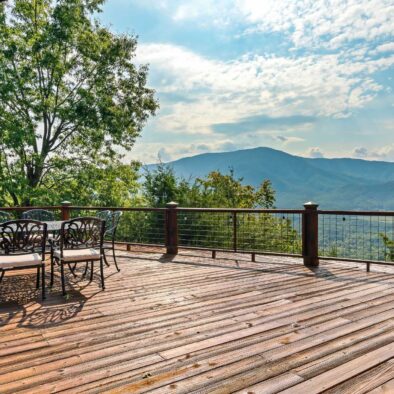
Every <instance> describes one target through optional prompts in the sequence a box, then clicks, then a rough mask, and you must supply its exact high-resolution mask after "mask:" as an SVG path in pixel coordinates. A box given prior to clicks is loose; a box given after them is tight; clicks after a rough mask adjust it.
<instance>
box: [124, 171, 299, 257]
mask: <svg viewBox="0 0 394 394" xmlns="http://www.w3.org/2000/svg"><path fill="white" fill-rule="evenodd" d="M242 181H243V179H242V178H236V177H235V174H234V171H232V170H230V171H229V174H222V173H220V172H219V171H213V172H211V173H209V174H208V175H207V176H206V177H205V178H198V179H196V180H195V181H193V182H191V181H187V180H185V179H182V178H181V179H180V178H177V177H176V176H175V173H174V171H173V170H172V168H171V167H169V166H168V165H165V164H159V165H158V166H157V167H156V168H155V169H154V170H153V171H147V173H146V176H145V182H144V183H143V192H144V197H145V199H146V202H147V204H148V205H149V206H153V207H163V206H165V204H166V203H167V202H169V201H176V202H178V203H179V205H180V206H181V207H200V208H247V209H253V208H273V206H274V203H275V192H274V190H273V189H272V187H271V183H270V182H269V181H268V180H265V181H263V182H262V183H261V185H260V187H259V188H258V189H256V188H254V187H253V186H250V185H244V184H243V183H242ZM234 220H236V226H234ZM162 222H163V220H162V218H161V217H159V216H158V215H156V216H155V215H152V216H149V217H148V216H146V217H145V220H143V221H142V223H143V224H142V225H143V226H144V229H145V231H146V232H145V233H144V234H145V236H146V234H152V239H153V238H154V234H155V231H157V229H160V228H162ZM235 227H236V231H237V237H236V247H237V250H240V251H241V250H243V251H263V250H264V251H271V252H282V253H299V252H300V250H301V239H300V235H299V234H298V232H297V231H296V230H295V228H294V223H292V222H291V221H290V220H289V219H288V218H286V217H282V216H277V215H274V214H267V213H253V212H238V213H237V214H236V216H234V214H232V213H231V212H228V211H224V212H223V211H222V212H220V211H219V212H201V211H182V210H180V211H179V213H178V228H179V234H180V243H181V245H183V246H194V247H203V248H212V249H232V248H233V247H234V239H235V237H234V228H235ZM136 231H137V230H135V231H134V232H136ZM125 235H126V234H125ZM137 238H138V239H146V237H145V238H143V236H142V235H141V234H139V235H138V237H137ZM145 242H146V241H145Z"/></svg>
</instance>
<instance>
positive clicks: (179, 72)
mask: <svg viewBox="0 0 394 394" xmlns="http://www.w3.org/2000/svg"><path fill="white" fill-rule="evenodd" d="M137 58H138V60H139V61H140V62H142V63H150V65H151V73H153V74H154V75H159V76H162V78H159V79H160V81H159V82H158V84H157V85H156V86H155V88H156V89H157V90H158V91H159V92H162V93H168V94H174V93H177V94H181V95H182V96H183V97H187V100H180V101H179V102H176V103H173V102H172V103H171V104H170V105H166V102H165V101H162V103H161V105H162V111H163V114H162V115H161V116H160V117H159V119H158V120H157V127H159V128H160V129H163V130H166V131H169V132H178V133H179V132H181V133H188V134H211V133H212V131H211V125H213V124H215V123H221V122H222V123H236V122H238V121H239V120H240V119H242V118H245V117H250V116H256V115H267V116H270V117H284V116H292V115H304V116H316V117H337V118H340V117H346V116H348V115H349V114H350V113H351V111H352V110H354V109H356V108H362V107H363V106H365V105H366V103H368V102H370V101H371V100H372V99H373V98H374V97H375V95H376V93H377V92H378V91H379V90H380V89H381V86H380V85H378V84H377V83H376V82H374V80H373V79H372V77H371V75H372V74H373V73H374V72H376V71H378V70H384V69H387V68H388V67H390V65H392V64H394V56H392V57H388V58H383V59H375V60H373V59H370V60H365V61H353V60H352V59H349V58H347V57H344V56H342V55H341V54H327V55H313V54H309V55H305V56H302V57H296V58H292V57H280V56H259V55H255V56H249V55H248V56H242V57H240V58H238V59H235V60H231V61H219V60H211V59H208V58H205V57H203V56H200V55H198V54H196V53H194V52H192V51H190V50H188V49H185V48H182V47H179V46H175V45H170V44H145V45H140V47H139V49H138V54H137Z"/></svg>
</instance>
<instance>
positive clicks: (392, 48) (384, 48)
mask: <svg viewBox="0 0 394 394" xmlns="http://www.w3.org/2000/svg"><path fill="white" fill-rule="evenodd" d="M376 52H394V42H388V43H386V44H382V45H379V46H378V47H377V48H376Z"/></svg>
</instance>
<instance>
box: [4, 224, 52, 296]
mask: <svg viewBox="0 0 394 394" xmlns="http://www.w3.org/2000/svg"><path fill="white" fill-rule="evenodd" d="M46 237H47V225H46V224H45V223H42V222H39V221H37V220H28V219H21V220H11V221H8V222H4V223H1V224H0V283H1V281H2V280H3V277H4V274H5V272H6V271H11V270H21V269H31V268H34V267H36V268H37V280H36V288H37V289H38V288H39V287H40V273H41V281H42V284H41V288H42V298H43V299H45V244H46Z"/></svg>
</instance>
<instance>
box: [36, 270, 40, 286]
mask: <svg viewBox="0 0 394 394" xmlns="http://www.w3.org/2000/svg"><path fill="white" fill-rule="evenodd" d="M39 288H40V267H37V279H36V289H39Z"/></svg>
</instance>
